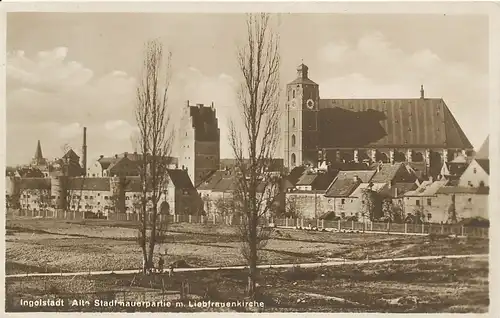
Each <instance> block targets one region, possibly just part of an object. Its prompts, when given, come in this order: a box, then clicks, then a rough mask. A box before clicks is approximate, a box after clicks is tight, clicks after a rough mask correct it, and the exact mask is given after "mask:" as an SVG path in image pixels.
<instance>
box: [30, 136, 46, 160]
mask: <svg viewBox="0 0 500 318" xmlns="http://www.w3.org/2000/svg"><path fill="white" fill-rule="evenodd" d="M46 163H47V162H46V160H45V158H44V157H43V154H42V146H41V144H40V140H38V143H37V145H36V150H35V156H34V157H33V160H32V164H34V165H37V166H41V165H45V164H46Z"/></svg>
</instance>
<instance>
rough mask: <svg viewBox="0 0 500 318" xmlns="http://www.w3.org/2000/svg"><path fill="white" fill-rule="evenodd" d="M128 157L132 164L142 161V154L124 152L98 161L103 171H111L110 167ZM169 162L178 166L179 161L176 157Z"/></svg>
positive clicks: (169, 159) (170, 158)
mask: <svg viewBox="0 0 500 318" xmlns="http://www.w3.org/2000/svg"><path fill="white" fill-rule="evenodd" d="M125 157H127V159H129V160H130V161H132V162H136V161H139V160H142V154H140V153H136V152H133V153H129V152H123V153H121V154H117V155H116V157H102V158H99V159H98V160H97V161H98V162H99V163H100V164H101V167H102V169H105V170H106V169H109V167H110V166H112V165H114V164H116V163H117V162H119V161H121V160H122V159H123V158H125ZM167 160H168V161H169V164H177V163H178V159H177V158H175V157H167Z"/></svg>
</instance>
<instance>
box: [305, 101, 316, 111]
mask: <svg viewBox="0 0 500 318" xmlns="http://www.w3.org/2000/svg"><path fill="white" fill-rule="evenodd" d="M306 105H307V108H309V109H313V108H314V101H313V100H312V99H308V100H307V103H306Z"/></svg>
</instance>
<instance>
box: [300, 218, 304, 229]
mask: <svg viewBox="0 0 500 318" xmlns="http://www.w3.org/2000/svg"><path fill="white" fill-rule="evenodd" d="M300 227H301V228H304V218H301V219H300Z"/></svg>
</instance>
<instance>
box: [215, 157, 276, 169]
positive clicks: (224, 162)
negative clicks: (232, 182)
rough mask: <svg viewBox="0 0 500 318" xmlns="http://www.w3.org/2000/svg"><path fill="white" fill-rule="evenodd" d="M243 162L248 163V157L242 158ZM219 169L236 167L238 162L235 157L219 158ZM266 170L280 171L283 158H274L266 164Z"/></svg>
mask: <svg viewBox="0 0 500 318" xmlns="http://www.w3.org/2000/svg"><path fill="white" fill-rule="evenodd" d="M243 163H244V164H245V165H248V164H249V163H250V161H249V160H248V159H243ZM219 165H220V170H225V169H231V170H232V169H234V168H236V167H237V165H238V162H237V160H236V159H220V164H219ZM267 166H268V171H282V170H283V167H284V160H283V159H281V158H274V159H272V160H271V162H270V163H269V164H268V165H267Z"/></svg>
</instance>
